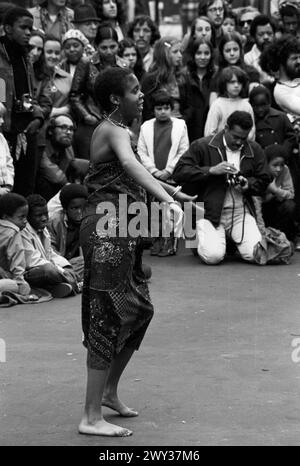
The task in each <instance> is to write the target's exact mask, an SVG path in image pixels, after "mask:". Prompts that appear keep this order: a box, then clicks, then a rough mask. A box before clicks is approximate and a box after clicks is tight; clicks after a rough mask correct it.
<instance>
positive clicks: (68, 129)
mask: <svg viewBox="0 0 300 466" xmlns="http://www.w3.org/2000/svg"><path fill="white" fill-rule="evenodd" d="M55 128H59V129H61V130H62V131H64V132H65V133H66V132H69V133H73V131H74V126H68V125H56V126H55Z"/></svg>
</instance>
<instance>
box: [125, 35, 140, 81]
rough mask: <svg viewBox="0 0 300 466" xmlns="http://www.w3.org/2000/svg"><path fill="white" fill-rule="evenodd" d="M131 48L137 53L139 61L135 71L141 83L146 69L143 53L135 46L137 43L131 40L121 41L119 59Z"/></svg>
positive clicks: (134, 68)
mask: <svg viewBox="0 0 300 466" xmlns="http://www.w3.org/2000/svg"><path fill="white" fill-rule="evenodd" d="M129 48H134V50H135V51H136V57H137V60H136V64H135V65H134V67H133V71H134V74H135V75H136V77H137V78H138V80H139V81H140V80H141V78H142V76H143V74H144V73H145V69H144V62H143V59H142V56H141V53H140V51H139V49H138V48H137V46H136V45H135V42H134V41H133V40H132V39H130V38H127V39H123V40H121V41H120V42H119V51H118V55H119V57H123V54H124V52H125V49H129Z"/></svg>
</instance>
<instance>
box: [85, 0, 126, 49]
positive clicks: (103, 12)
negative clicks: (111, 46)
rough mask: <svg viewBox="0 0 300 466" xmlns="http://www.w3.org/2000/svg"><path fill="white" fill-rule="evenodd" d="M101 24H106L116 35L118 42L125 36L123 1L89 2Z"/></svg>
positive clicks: (92, 0) (91, 0)
mask: <svg viewBox="0 0 300 466" xmlns="http://www.w3.org/2000/svg"><path fill="white" fill-rule="evenodd" d="M90 2H91V3H92V5H93V7H94V8H95V11H96V14H97V16H98V18H99V19H100V21H101V22H108V23H109V24H110V26H111V27H112V28H114V29H115V31H116V32H117V34H118V41H120V40H123V39H124V37H125V36H126V12H125V9H124V1H123V0H90Z"/></svg>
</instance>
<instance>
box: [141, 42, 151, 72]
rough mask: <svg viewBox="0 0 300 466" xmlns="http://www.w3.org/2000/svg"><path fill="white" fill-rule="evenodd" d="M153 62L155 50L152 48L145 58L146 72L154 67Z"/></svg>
mask: <svg viewBox="0 0 300 466" xmlns="http://www.w3.org/2000/svg"><path fill="white" fill-rule="evenodd" d="M152 62H153V48H152V47H151V48H150V49H149V51H148V52H147V53H146V55H145V56H144V58H143V63H144V68H145V71H149V68H150V66H151V65H152Z"/></svg>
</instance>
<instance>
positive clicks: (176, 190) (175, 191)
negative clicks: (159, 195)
mask: <svg viewBox="0 0 300 466" xmlns="http://www.w3.org/2000/svg"><path fill="white" fill-rule="evenodd" d="M181 189H182V188H181V186H177V188H175V190H174V191H173V194H171V196H172V197H173V199H174V196H175V194H177V193H178V192H179V191H181Z"/></svg>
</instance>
